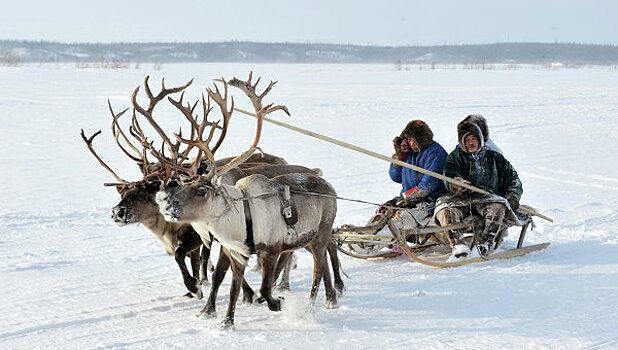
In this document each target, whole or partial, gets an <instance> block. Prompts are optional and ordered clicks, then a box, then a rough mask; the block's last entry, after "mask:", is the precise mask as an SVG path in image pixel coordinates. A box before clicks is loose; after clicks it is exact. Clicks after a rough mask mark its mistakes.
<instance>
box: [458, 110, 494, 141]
mask: <svg viewBox="0 0 618 350" xmlns="http://www.w3.org/2000/svg"><path fill="white" fill-rule="evenodd" d="M464 123H473V124H476V125H477V126H478V127H479V128H481V132H482V133H483V141H484V142H487V140H489V128H488V127H487V119H485V117H483V116H482V115H480V114H470V115H468V116H467V117H465V118H464V120H462V121H461V122H459V124H460V125H461V124H464ZM457 130H459V125H457Z"/></svg>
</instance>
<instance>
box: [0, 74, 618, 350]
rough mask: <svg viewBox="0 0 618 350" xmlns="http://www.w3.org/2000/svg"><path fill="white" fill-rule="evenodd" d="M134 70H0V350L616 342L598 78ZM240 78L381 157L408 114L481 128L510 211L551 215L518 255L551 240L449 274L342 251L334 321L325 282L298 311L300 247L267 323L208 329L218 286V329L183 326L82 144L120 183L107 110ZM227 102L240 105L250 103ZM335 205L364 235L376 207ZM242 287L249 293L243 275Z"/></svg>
mask: <svg viewBox="0 0 618 350" xmlns="http://www.w3.org/2000/svg"><path fill="white" fill-rule="evenodd" d="M141 67H142V68H141V69H123V70H103V69H76V68H75V66H74V65H47V66H40V67H39V66H37V67H34V66H23V67H18V68H9V67H0V77H1V79H0V91H1V92H2V93H1V94H0V130H2V132H1V133H0V146H1V149H2V150H1V151H0V155H1V156H0V166H2V168H3V169H5V171H3V172H2V174H1V175H0V197H2V198H3V200H2V205H1V206H0V256H2V259H1V260H0V280H1V286H2V287H1V288H0V324H2V329H1V330H0V348H3V349H25V348H28V349H49V348H63V349H64V348H66V349H83V348H97V349H111V348H129V349H142V348H148V349H151V348H165V349H167V348H247V347H252V348H334V349H340V348H361V349H364V348H387V347H388V348H391V347H392V348H431V349H448V348H454V347H456V348H504V349H514V348H526V349H544V348H552V349H555V348H588V349H601V348H603V349H609V348H618V299H617V298H616V296H617V295H618V229H617V228H616V224H617V223H618V209H617V208H618V200H617V199H616V198H617V197H618V175H616V174H618V162H616V160H617V159H616V156H615V150H616V149H617V147H618V120H617V119H616V113H617V112H618V71H616V70H615V69H613V68H611V67H585V68H581V69H559V70H552V69H542V68H540V67H535V66H527V67H525V66H524V67H522V66H520V67H519V69H516V70H507V69H493V70H471V69H465V67H461V66H460V67H458V69H451V68H452V66H449V68H448V69H446V68H440V67H438V69H435V70H432V69H429V68H428V67H424V69H422V70H420V69H417V67H413V68H412V69H409V70H397V69H396V68H395V66H394V65H392V66H391V65H310V64H307V65H279V64H277V65H276V64H182V65H181V64H179V65H171V64H165V65H163V67H162V69H161V70H154V69H150V68H149V67H147V65H145V64H144V65H141ZM250 70H253V71H254V72H255V73H254V74H255V75H257V76H262V77H263V78H262V79H263V80H265V81H267V80H269V79H272V80H278V81H279V83H278V84H277V85H276V86H275V87H274V88H273V90H272V92H271V93H270V95H269V98H268V101H272V102H276V103H283V104H286V105H287V106H288V107H289V108H290V111H291V112H292V117H287V116H283V115H276V114H275V115H272V116H271V117H273V118H276V119H278V120H281V121H284V122H286V123H290V124H293V125H296V126H298V127H301V128H305V129H309V130H312V131H314V132H317V133H320V134H324V135H327V136H330V137H333V138H336V139H340V140H342V141H345V142H348V143H352V144H356V145H358V146H360V147H363V148H367V149H370V150H373V151H376V152H378V153H381V154H385V155H390V154H391V153H392V150H391V147H392V146H391V140H392V138H393V137H394V136H395V135H397V134H399V132H400V131H401V129H402V128H403V126H404V125H405V123H406V122H407V121H409V120H410V119H412V118H422V119H424V120H425V121H426V122H427V123H428V124H429V125H430V127H431V128H432V129H433V132H434V135H435V139H436V140H437V141H438V142H440V143H441V144H442V145H443V146H444V147H445V148H446V149H447V150H449V151H450V150H451V149H452V148H453V147H454V146H455V144H456V142H457V141H456V139H457V138H456V132H455V128H456V125H457V122H459V121H460V120H461V119H463V118H464V117H465V116H466V115H467V114H471V113H478V114H483V115H484V116H485V117H486V118H487V120H488V122H489V126H490V134H491V138H492V139H493V140H494V141H495V142H496V143H497V144H498V145H499V146H500V148H501V149H502V150H503V151H504V153H505V155H506V156H507V158H508V159H509V160H510V161H511V162H512V163H513V164H514V166H515V168H516V169H517V170H518V172H519V174H520V177H521V179H522V182H523V185H524V195H523V199H522V202H523V203H526V204H529V205H532V206H534V207H536V208H537V209H538V210H539V211H540V212H542V213H544V214H546V215H548V216H550V217H552V218H553V219H554V220H555V222H554V223H553V224H552V223H549V222H546V221H543V220H541V219H537V220H536V223H537V228H536V229H535V230H534V231H532V232H530V233H529V234H528V236H527V240H526V242H527V243H528V244H533V243H541V242H545V241H550V242H551V243H552V244H551V246H549V248H548V249H546V250H543V251H539V252H534V253H531V254H529V255H527V256H525V257H521V258H516V259H510V260H498V261H491V262H488V263H479V264H471V265H467V266H463V267H459V268H455V269H436V268H430V267H427V266H422V265H419V264H418V263H415V262H413V261H411V260H409V259H407V258H404V257H400V258H395V259H389V260H378V261H366V260H357V259H353V258H350V257H347V256H343V254H340V258H341V260H342V265H343V269H344V271H345V273H346V274H347V275H348V276H349V277H350V278H349V279H348V278H346V279H345V283H346V286H347V290H346V292H345V294H344V296H343V297H341V298H340V299H339V308H338V309H335V310H327V309H325V308H324V302H325V299H324V294H323V287H322V288H321V290H320V293H319V296H318V300H317V302H316V304H315V306H314V307H313V308H308V302H309V298H308V297H309V288H310V285H311V278H312V258H311V256H310V255H309V253H308V252H305V251H302V252H300V253H299V259H298V269H297V270H294V271H293V272H292V280H291V286H292V291H290V292H287V293H284V294H283V295H284V296H285V298H286V299H285V304H284V308H283V311H281V312H278V313H274V312H271V311H269V310H268V309H267V307H266V306H265V305H243V304H241V303H239V304H238V307H237V310H236V330H235V331H233V332H224V331H221V330H219V328H218V327H217V324H218V323H219V322H220V321H221V319H222V316H223V315H224V313H225V310H226V307H227V300H228V290H229V289H228V287H229V283H230V279H229V274H228V276H227V277H226V279H225V281H224V283H223V285H222V287H221V289H220V292H219V297H218V301H217V311H218V315H217V318H215V319H209V318H202V317H196V315H197V313H198V312H199V311H200V310H201V308H202V307H203V306H204V304H205V301H204V300H202V301H197V300H191V299H185V298H183V297H182V295H183V294H184V293H185V290H184V286H183V285H182V279H181V276H180V273H179V272H178V268H177V266H176V264H175V262H174V260H173V258H171V257H169V256H168V255H167V254H166V253H165V251H164V250H163V249H162V247H161V245H160V243H159V242H157V240H156V239H155V238H154V237H153V236H152V235H150V234H149V233H148V232H147V231H146V229H145V228H144V227H141V226H128V227H118V226H116V225H114V224H113V222H112V221H111V220H110V209H111V207H113V206H114V205H115V204H116V203H117V202H118V194H117V193H116V191H115V190H114V189H113V188H107V187H103V186H102V184H103V183H104V182H115V180H114V179H113V177H112V176H111V175H110V174H109V173H108V172H106V171H105V170H104V169H103V168H102V167H101V166H100V165H99V164H98V163H97V162H96V160H95V159H94V158H93V157H92V156H91V155H90V154H89V152H88V151H87V149H86V147H85V145H84V143H83V141H82V140H81V137H80V136H79V130H80V129H81V128H84V129H85V131H86V133H87V134H88V135H90V134H92V133H94V132H95V131H97V130H99V129H102V130H103V133H102V135H100V136H99V137H97V138H96V139H95V141H94V147H95V149H96V150H97V151H98V153H99V155H101V156H102V157H103V158H104V159H105V160H106V161H107V162H108V163H109V164H110V165H111V166H112V168H113V169H114V170H115V171H116V172H117V174H118V175H119V176H120V177H122V178H124V179H127V180H137V179H139V178H140V176H139V170H138V168H137V167H136V166H135V165H134V164H132V163H131V162H130V161H128V159H127V158H126V157H125V156H124V155H123V154H121V152H120V151H119V150H118V148H117V146H116V145H115V144H114V143H113V140H112V139H111V137H110V121H111V118H110V115H109V112H108V110H107V102H106V100H107V99H108V98H109V99H110V100H111V102H112V105H113V106H114V108H115V110H116V111H120V110H122V109H124V108H126V107H128V106H129V104H130V102H129V98H130V94H131V93H132V91H133V89H134V88H135V87H136V86H138V85H139V84H141V83H142V81H143V78H144V76H146V75H151V79H150V81H151V84H152V86H153V89H154V90H155V91H156V90H157V89H158V81H159V80H160V78H161V76H165V78H166V84H167V86H174V85H181V84H184V83H185V82H186V81H188V80H189V79H191V78H195V79H196V80H195V82H194V83H193V86H192V87H191V88H190V89H189V92H188V96H187V97H189V98H190V99H197V98H198V97H199V94H200V93H201V91H203V89H204V87H206V86H207V85H209V84H210V79H213V78H218V77H221V76H223V77H226V78H231V77H233V76H237V77H239V78H240V79H246V77H247V75H248V73H249V71H250ZM262 86H265V82H263V83H262ZM140 91H141V93H143V89H141V90H140ZM235 94H236V96H237V97H236V103H237V105H238V106H239V107H240V108H243V109H251V107H250V106H249V105H248V103H247V102H246V100H245V99H243V98H242V96H240V95H239V94H237V93H235ZM140 101H142V103H143V102H144V99H143V97H141V100H140ZM166 112H168V114H169V116H166V114H165V115H164V114H161V117H160V120H161V124H163V125H164V127H166V128H168V130H170V133H171V132H172V131H176V129H177V125H178V123H179V121H181V120H183V119H182V117H180V116H178V115H177V113H174V112H173V111H172V110H168V109H162V110H161V113H166ZM155 113H158V112H157V111H155ZM213 119H217V118H213ZM254 123H255V121H254V119H252V118H249V117H245V116H243V115H241V114H235V115H234V117H233V118H232V125H231V130H230V133H229V135H228V137H227V143H226V144H225V146H224V147H223V148H222V149H221V150H220V152H219V153H220V154H219V155H218V156H220V157H224V156H229V155H234V154H237V153H238V152H240V151H242V150H243V149H244V148H245V147H247V146H248V145H249V144H250V143H251V141H252V139H253V136H252V134H253V132H254V128H255V125H254ZM147 132H148V131H147ZM151 135H152V133H151ZM260 145H261V147H262V148H263V149H264V150H265V151H266V152H271V153H277V154H278V155H281V156H283V157H285V158H286V159H287V160H288V161H289V162H290V163H295V164H302V165H305V166H308V167H319V168H321V169H322V170H323V172H324V177H325V178H326V179H327V180H328V181H329V182H331V184H332V185H333V186H334V188H335V189H336V190H337V192H338V194H339V195H340V196H342V197H346V198H354V199H361V200H365V201H370V202H378V203H379V202H382V201H384V200H386V199H389V198H390V197H392V196H393V195H394V194H395V193H396V192H397V190H398V187H397V185H396V184H394V183H392V182H391V181H390V180H389V178H388V175H387V169H388V164H386V163H384V162H383V161H381V160H377V159H374V158H370V157H368V156H365V155H361V154H357V153H355V152H352V151H349V150H347V149H343V148H340V147H338V146H335V145H332V144H328V143H325V142H323V141H320V140H317V139H312V138H310V137H307V136H304V135H300V134H297V133H294V132H292V131H289V130H285V129H282V128H280V127H278V126H275V125H272V124H265V126H264V131H263V134H262V140H261V142H260ZM338 205H339V210H338V215H337V219H336V222H335V224H336V225H341V224H344V223H352V224H361V223H363V222H365V220H366V219H367V218H368V217H369V216H370V215H371V214H372V212H373V210H374V209H375V207H373V206H371V205H367V204H359V203H356V202H346V201H339V203H338ZM514 230H515V229H514ZM512 233H513V234H511V236H510V237H509V238H508V240H509V242H511V243H512V242H513V241H514V240H515V239H516V236H517V235H516V234H515V231H513V232H512ZM214 255H215V257H216V254H214ZM247 278H248V280H249V282H250V283H251V284H252V285H253V286H254V287H256V288H257V286H258V285H259V279H260V276H259V275H258V274H257V273H254V272H247Z"/></svg>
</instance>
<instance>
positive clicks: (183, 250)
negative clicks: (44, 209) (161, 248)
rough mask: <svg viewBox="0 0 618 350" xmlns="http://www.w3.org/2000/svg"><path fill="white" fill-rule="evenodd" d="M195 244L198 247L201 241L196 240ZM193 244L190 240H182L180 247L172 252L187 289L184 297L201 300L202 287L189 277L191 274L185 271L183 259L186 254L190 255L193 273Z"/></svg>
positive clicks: (193, 278)
mask: <svg viewBox="0 0 618 350" xmlns="http://www.w3.org/2000/svg"><path fill="white" fill-rule="evenodd" d="M197 243H198V244H199V245H201V244H202V243H201V241H200V240H199V239H198V240H197ZM199 245H198V246H197V247H199ZM195 247H196V246H195V242H194V241H193V240H191V239H186V237H185V239H183V240H182V241H181V243H180V245H179V246H178V248H176V251H175V252H174V259H175V260H176V263H177V264H178V267H179V268H180V273H181V274H182V279H183V281H184V284H185V287H187V289H188V290H189V293H187V294H185V296H186V297H191V298H192V297H196V298H197V299H202V287H201V285H200V283H199V281H198V279H197V278H195V277H193V276H191V274H190V273H189V270H188V269H187V265H186V264H185V258H186V257H187V255H188V254H191V255H190V257H191V263H192V268H193V271H194V273H195V269H196V267H195V265H193V262H194V259H195V257H194V255H193V253H192V251H193V250H194V249H195Z"/></svg>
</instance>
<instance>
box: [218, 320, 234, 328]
mask: <svg viewBox="0 0 618 350" xmlns="http://www.w3.org/2000/svg"><path fill="white" fill-rule="evenodd" d="M219 328H220V329H221V330H224V331H233V330H234V329H235V327H234V319H228V318H226V319H225V320H223V321H221V323H219Z"/></svg>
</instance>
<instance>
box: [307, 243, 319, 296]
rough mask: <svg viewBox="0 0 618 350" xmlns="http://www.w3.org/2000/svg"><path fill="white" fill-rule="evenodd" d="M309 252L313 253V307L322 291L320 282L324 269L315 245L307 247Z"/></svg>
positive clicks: (311, 293)
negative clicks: (319, 291) (319, 292)
mask: <svg viewBox="0 0 618 350" xmlns="http://www.w3.org/2000/svg"><path fill="white" fill-rule="evenodd" d="M307 250H309V251H310V252H311V255H312V256H313V283H312V284H311V292H310V293H309V297H310V298H311V305H313V304H315V299H316V298H317V296H318V290H319V289H320V281H321V280H322V268H321V267H320V259H319V257H318V252H317V251H316V249H315V247H313V245H311V246H309V247H307Z"/></svg>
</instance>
